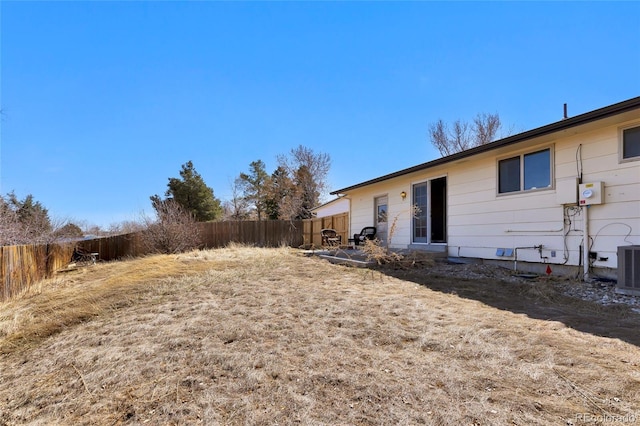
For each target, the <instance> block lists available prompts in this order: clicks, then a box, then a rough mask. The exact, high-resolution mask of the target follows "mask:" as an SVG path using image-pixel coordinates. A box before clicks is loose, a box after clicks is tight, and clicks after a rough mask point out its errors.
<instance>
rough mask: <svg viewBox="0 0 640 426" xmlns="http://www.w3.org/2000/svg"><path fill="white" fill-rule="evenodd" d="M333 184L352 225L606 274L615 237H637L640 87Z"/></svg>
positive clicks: (387, 235)
mask: <svg viewBox="0 0 640 426" xmlns="http://www.w3.org/2000/svg"><path fill="white" fill-rule="evenodd" d="M331 194H333V195H340V196H343V197H345V198H347V199H349V200H350V210H349V213H350V219H349V220H350V230H349V232H350V233H351V234H353V233H356V232H359V231H360V229H361V228H363V227H365V226H371V225H373V226H376V227H377V230H378V238H380V239H381V240H383V241H384V242H386V244H388V246H389V247H390V248H395V249H422V250H431V251H442V252H446V253H447V254H448V256H449V257H457V258H474V259H482V260H483V261H491V262H496V263H497V262H508V263H507V265H506V266H511V265H513V267H514V268H516V267H517V269H518V270H522V271H525V270H528V269H529V271H530V272H539V271H545V270H546V271H552V272H553V273H563V274H575V275H576V276H579V277H583V278H585V279H587V278H589V277H590V276H600V274H602V276H607V275H614V274H615V273H616V270H617V268H618V266H619V262H620V261H621V259H618V247H624V246H633V245H640V97H636V98H633V99H629V100H626V101H623V102H620V103H616V104H613V105H610V106H607V107H604V108H600V109H597V110H594V111H591V112H587V113H585V114H581V115H578V116H575V117H571V118H565V119H563V120H561V121H558V122H555V123H551V124H548V125H546V126H543V127H539V128H536V129H533V130H529V131H526V132H524V133H520V134H516V135H513V136H509V137H506V138H504V139H500V140H497V141H494V142H492V143H489V144H486V145H482V146H478V147H475V148H472V149H469V150H466V151H463V152H459V153H456V154H453V155H449V156H447V157H443V158H438V159H436V160H433V161H429V162H426V163H423V164H419V165H417V166H413V167H410V168H407V169H404V170H400V171H397V172H395V173H391V174H388V175H385V176H380V177H377V178H375V179H371V180H368V181H366V182H362V183H358V184H355V185H352V186H349V187H346V188H342V189H339V190H336V191H333V192H332V193H331ZM392 229H393V232H391V230H392ZM638 253H640V250H639V251H638ZM634 259H636V260H635V261H634V262H635V263H639V262H640V254H639V255H638V256H636V257H635V258H634ZM635 263H634V264H635ZM635 267H636V268H637V274H638V275H637V276H638V277H640V264H639V265H636V266H635ZM638 290H639V291H640V288H639V289H638Z"/></svg>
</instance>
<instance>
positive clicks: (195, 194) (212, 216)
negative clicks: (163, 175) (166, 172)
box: [151, 161, 222, 222]
mask: <svg viewBox="0 0 640 426" xmlns="http://www.w3.org/2000/svg"><path fill="white" fill-rule="evenodd" d="M167 186H168V188H169V189H167V192H166V193H165V196H166V197H167V199H170V200H173V201H175V202H176V203H178V204H179V205H180V206H182V207H183V208H184V209H185V210H186V211H187V212H189V213H190V214H192V215H193V217H194V218H195V219H196V221H198V222H206V221H210V220H216V219H218V218H219V217H220V216H221V215H222V206H221V203H220V200H219V199H217V198H216V197H215V196H214V195H213V189H211V188H210V187H208V186H207V185H206V183H205V182H204V179H202V176H200V174H199V173H198V172H197V171H196V169H195V168H194V167H193V163H192V162H191V161H188V162H187V163H186V164H183V165H182V169H181V170H180V178H169V183H168V184H167ZM161 202H162V200H161V198H160V197H159V196H158V195H153V196H151V203H152V205H153V206H154V208H155V209H156V212H158V208H157V207H158V206H160V205H162V204H161Z"/></svg>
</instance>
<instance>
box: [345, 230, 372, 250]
mask: <svg viewBox="0 0 640 426" xmlns="http://www.w3.org/2000/svg"><path fill="white" fill-rule="evenodd" d="M375 237H376V227H375V226H365V227H364V228H362V231H360V233H359V234H353V238H349V244H351V243H353V244H354V245H356V246H358V245H360V243H364V241H365V240H373V239H374V238H375Z"/></svg>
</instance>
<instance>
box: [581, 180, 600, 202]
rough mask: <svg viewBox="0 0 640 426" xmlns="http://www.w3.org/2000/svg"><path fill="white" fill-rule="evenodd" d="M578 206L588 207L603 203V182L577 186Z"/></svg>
mask: <svg viewBox="0 0 640 426" xmlns="http://www.w3.org/2000/svg"><path fill="white" fill-rule="evenodd" d="M578 197H579V200H580V201H579V204H580V205H581V206H590V205H592V204H602V203H603V202H604V182H593V183H582V184H580V185H578Z"/></svg>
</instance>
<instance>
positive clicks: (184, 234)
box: [142, 199, 200, 254]
mask: <svg viewBox="0 0 640 426" xmlns="http://www.w3.org/2000/svg"><path fill="white" fill-rule="evenodd" d="M153 208H154V210H155V211H156V218H155V219H153V218H149V217H147V216H144V217H143V223H144V224H145V227H146V229H145V230H144V231H143V239H142V240H143V244H144V245H145V246H146V247H147V249H148V250H150V251H152V252H156V253H166V254H171V253H182V252H185V251H189V250H193V249H196V248H198V246H199V245H200V232H199V228H198V224H197V222H196V220H195V216H194V214H193V213H191V212H189V211H187V210H186V209H185V208H184V207H183V206H182V205H181V204H179V203H177V202H176V201H174V200H172V199H167V200H160V199H158V200H155V201H154V203H153Z"/></svg>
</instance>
